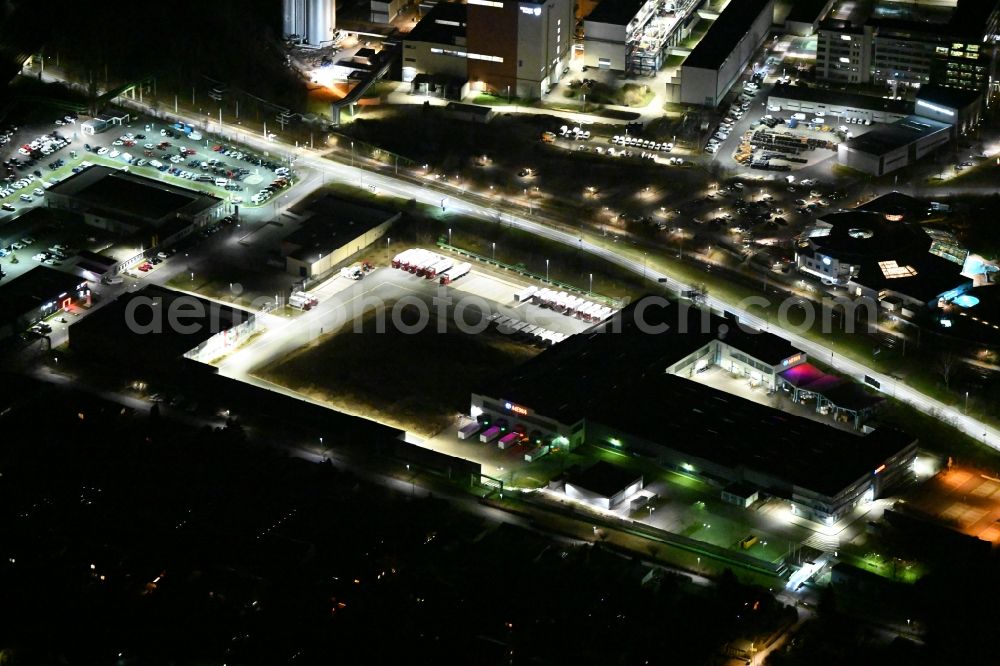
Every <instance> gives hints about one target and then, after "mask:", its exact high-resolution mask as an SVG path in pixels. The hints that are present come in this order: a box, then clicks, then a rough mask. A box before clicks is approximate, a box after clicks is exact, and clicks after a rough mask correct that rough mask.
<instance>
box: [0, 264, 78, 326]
mask: <svg viewBox="0 0 1000 666" xmlns="http://www.w3.org/2000/svg"><path fill="white" fill-rule="evenodd" d="M82 282H84V280H82V279H81V278H79V277H78V276H76V275H70V274H69V273H63V272H62V271H59V270H56V269H54V268H49V267H48V266H36V267H35V268H32V269H31V270H30V271H28V272H27V273H22V274H21V275H18V276H17V277H16V278H14V279H13V280H11V281H10V282H0V324H6V323H9V322H13V321H14V320H15V319H17V318H18V317H20V316H22V315H24V314H27V313H28V312H31V311H32V310H34V309H35V308H38V307H39V306H41V305H42V304H44V303H48V302H49V301H54V300H55V299H56V298H58V297H59V296H60V295H61V294H64V293H70V292H72V291H73V290H74V289H76V288H77V286H79V285H80V283H82Z"/></svg>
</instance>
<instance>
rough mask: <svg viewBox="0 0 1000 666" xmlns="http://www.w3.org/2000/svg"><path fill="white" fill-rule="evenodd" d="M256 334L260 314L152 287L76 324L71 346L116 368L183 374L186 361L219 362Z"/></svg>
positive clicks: (121, 298) (71, 329)
mask: <svg viewBox="0 0 1000 666" xmlns="http://www.w3.org/2000/svg"><path fill="white" fill-rule="evenodd" d="M256 330H257V318H256V315H255V314H254V313H252V312H250V311H248V310H243V309H241V308H237V307H234V306H231V305H226V304H222V303H219V302H217V301H208V300H205V299H203V298H200V297H198V296H195V295H193V294H189V293H185V292H180V291H174V290H173V289H168V288H166V287H161V286H159V285H155V284H149V285H146V286H145V287H143V288H142V289H141V290H139V291H135V292H125V293H123V294H122V295H120V296H119V297H118V298H117V299H115V300H114V301H113V302H111V303H107V304H105V305H104V306H103V307H101V308H100V309H97V310H95V311H94V312H92V313H90V314H89V315H88V316H87V317H85V318H83V319H80V320H78V321H75V322H74V323H73V324H72V325H70V327H69V346H70V349H72V350H73V351H74V352H77V353H80V354H83V355H86V356H87V357H88V358H91V359H105V358H106V359H108V360H113V361H114V363H115V365H116V366H117V367H125V368H134V369H135V370H137V371H139V370H141V371H143V372H148V373H167V374H169V373H175V372H183V368H184V367H187V366H186V365H185V364H183V363H180V361H181V360H182V359H188V360H191V361H199V362H203V363H205V362H209V361H212V360H214V359H217V358H218V357H220V356H222V355H223V354H224V353H225V352H226V351H227V350H229V349H232V348H234V347H236V346H238V345H239V344H241V343H242V342H243V341H245V340H246V339H247V338H249V337H250V336H251V335H253V333H254V332H255V331H256ZM109 340H114V341H115V344H110V345H109V344H108V341H109Z"/></svg>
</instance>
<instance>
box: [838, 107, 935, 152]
mask: <svg viewBox="0 0 1000 666" xmlns="http://www.w3.org/2000/svg"><path fill="white" fill-rule="evenodd" d="M950 130H951V125H948V124H947V123H941V122H938V121H936V120H931V119H930V118H924V117H923V116H907V117H906V118H903V119H902V120H897V121H896V122H894V123H892V124H891V125H883V126H882V127H878V128H876V129H873V130H872V131H870V132H865V133H864V134H861V135H860V136H856V137H853V138H851V139H848V140H847V145H848V147H850V148H852V149H854V150H860V151H861V152H865V153H868V154H870V155H884V154H885V153H888V152H890V151H893V150H896V149H898V148H902V147H903V146H908V145H909V144H911V143H913V142H914V141H917V140H918V139H922V138H924V137H926V136H930V135H931V134H934V133H936V132H945V131H950Z"/></svg>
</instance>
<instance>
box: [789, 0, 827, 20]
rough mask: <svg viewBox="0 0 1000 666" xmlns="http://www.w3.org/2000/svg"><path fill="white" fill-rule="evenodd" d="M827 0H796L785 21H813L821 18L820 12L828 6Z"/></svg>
mask: <svg viewBox="0 0 1000 666" xmlns="http://www.w3.org/2000/svg"><path fill="white" fill-rule="evenodd" d="M826 3H827V0H795V2H793V3H792V9H791V11H789V12H788V16H786V17H785V21H786V22H787V21H796V22H799V23H813V22H815V21H817V20H818V19H820V18H821V17H820V13H821V12H822V11H823V8H824V7H826Z"/></svg>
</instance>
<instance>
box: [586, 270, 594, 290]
mask: <svg viewBox="0 0 1000 666" xmlns="http://www.w3.org/2000/svg"><path fill="white" fill-rule="evenodd" d="M587 291H589V292H590V293H591V294H593V293H594V274H593V273H591V274H590V287H589V288H588V289H587Z"/></svg>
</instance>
